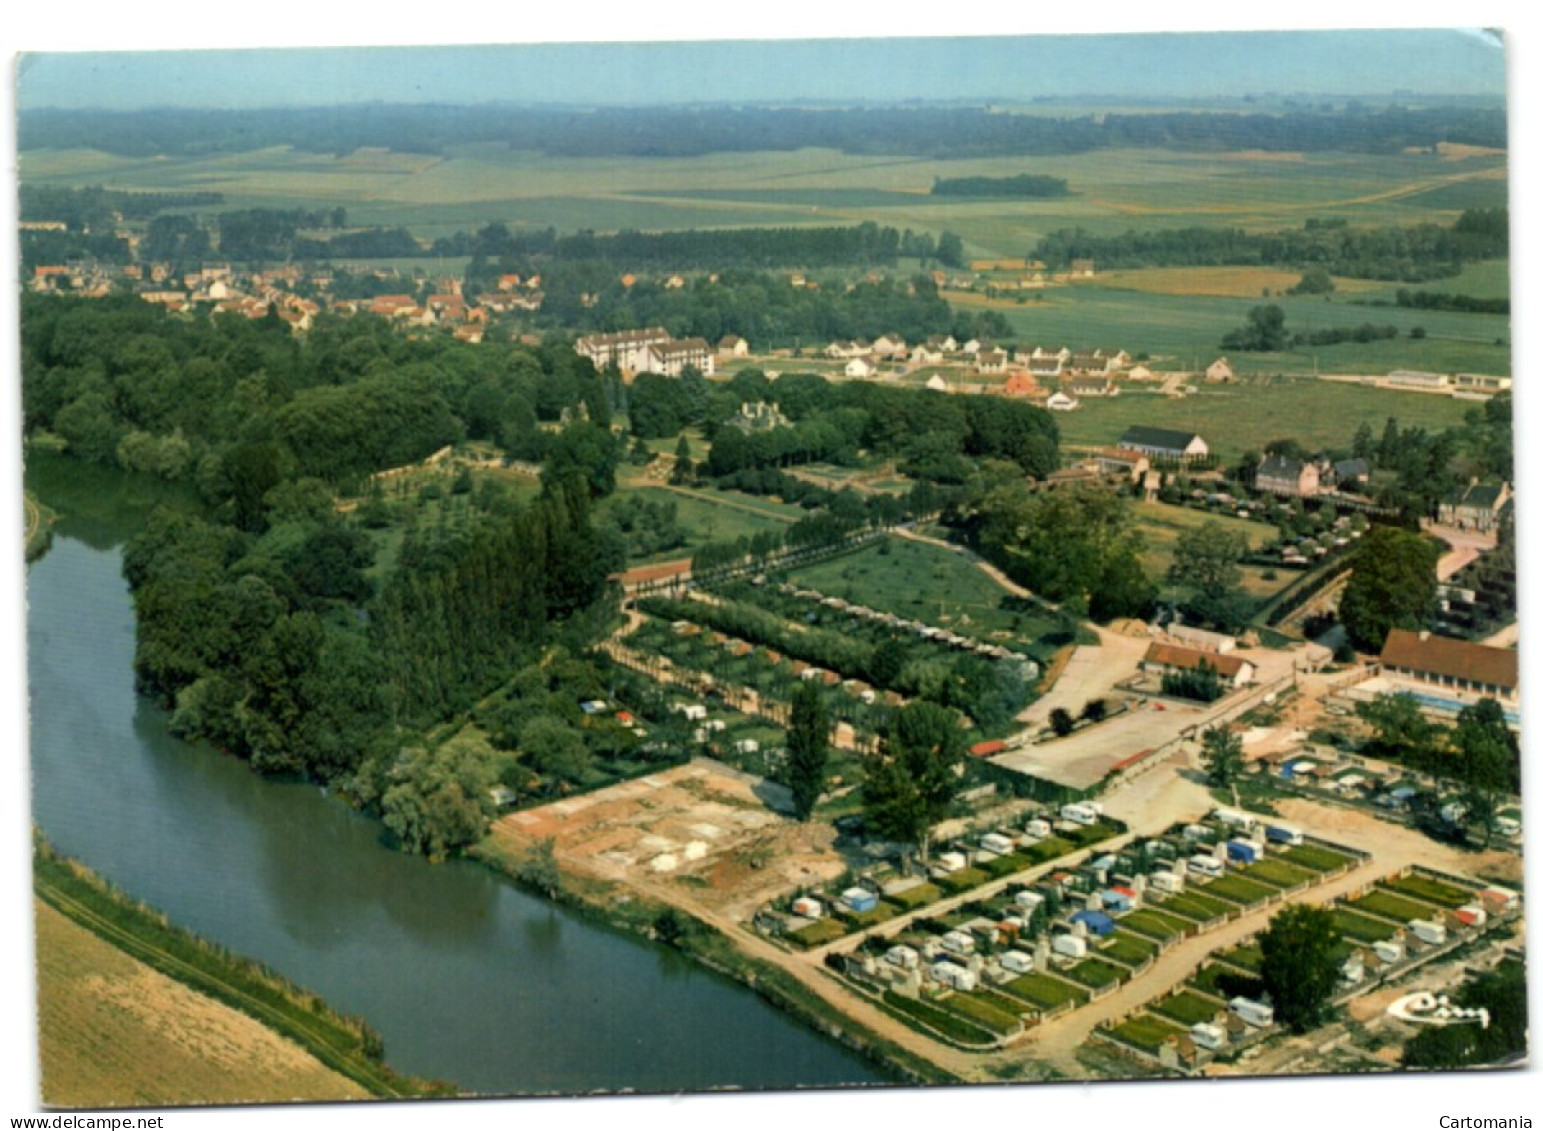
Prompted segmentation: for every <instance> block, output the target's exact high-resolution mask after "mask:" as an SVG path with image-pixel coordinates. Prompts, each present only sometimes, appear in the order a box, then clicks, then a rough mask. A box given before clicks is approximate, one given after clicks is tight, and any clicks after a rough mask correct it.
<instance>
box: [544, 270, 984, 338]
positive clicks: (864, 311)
mask: <svg viewBox="0 0 1543 1131" xmlns="http://www.w3.org/2000/svg"><path fill="white" fill-rule="evenodd" d="M541 285H542V288H543V290H544V292H545V295H546V298H545V300H544V301H543V303H542V306H541V311H540V313H539V314H538V315H537V316H536V317H535V319H534V321H535V322H536V324H537V325H540V326H550V327H552V328H555V329H562V330H570V331H572V330H577V331H585V332H588V331H606V332H609V331H616V330H631V329H636V328H638V327H640V326H663V327H664V328H665V329H667V330H669V331H670V333H671V334H672V335H674V336H675V337H677V338H681V337H696V338H702V339H704V340H706V341H708V342H717V341H718V340H719V339H720V338H721V337H723V335H725V334H737V335H738V336H739V337H742V338H744V339H746V340H747V341H750V342H752V343H754V345H755V348H756V349H757V350H763V349H778V348H783V349H819V348H823V347H824V345H825V344H826V343H827V342H831V341H836V340H850V339H854V338H865V339H868V340H870V341H871V340H873V339H875V338H877V337H879V336H880V335H882V334H897V335H899V336H900V337H902V338H904V339H905V340H906V341H910V342H914V341H921V340H924V339H926V338H928V337H931V336H933V335H944V334H953V335H954V336H955V337H956V338H960V339H961V340H966V341H967V340H969V339H970V338H985V339H988V340H990V339H995V340H998V341H1000V340H1002V339H1003V338H1006V337H1008V336H1009V335H1010V334H1011V329H1010V327H1009V325H1008V323H1007V321H1006V319H1005V318H1004V317H1003V316H1002V314H1001V313H1000V312H999V311H995V310H983V311H980V312H978V313H971V312H967V311H963V310H955V309H953V308H952V307H950V306H949V304H948V303H947V302H946V301H945V300H944V299H943V297H942V296H941V295H939V294H938V289H937V285H936V284H935V283H934V282H933V281H932V279H931V278H930V277H928V276H925V275H919V276H916V277H914V278H912V279H911V280H909V281H907V282H897V281H894V280H890V279H880V280H878V281H877V282H860V283H856V284H854V285H853V286H852V287H851V289H850V290H848V289H846V288H842V287H830V288H826V287H820V288H818V289H815V288H812V287H793V286H789V285H788V280H787V278H786V277H784V276H776V275H763V274H756V273H752V272H746V271H725V272H722V273H720V274H719V275H718V277H717V278H716V280H715V279H712V278H709V277H705V276H703V277H699V278H695V279H692V280H690V281H689V282H687V283H686V284H685V285H683V286H681V287H677V288H671V287H666V286H664V285H662V284H661V283H659V282H656V281H653V280H646V279H645V280H638V281H637V282H635V283H634V284H633V285H632V286H630V287H629V286H625V285H623V283H622V282H621V281H620V279H619V278H618V276H617V272H616V268H615V267H614V266H613V265H610V264H606V263H603V262H587V263H573V264H553V265H551V266H550V267H548V268H546V269H545V270H543V272H542V275H541ZM586 296H588V300H587V301H586Z"/></svg>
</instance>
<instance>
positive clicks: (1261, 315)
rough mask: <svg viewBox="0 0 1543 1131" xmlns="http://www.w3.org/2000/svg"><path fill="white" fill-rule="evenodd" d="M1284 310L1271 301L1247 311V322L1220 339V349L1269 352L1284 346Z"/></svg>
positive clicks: (1285, 343)
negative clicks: (1268, 303) (1266, 304)
mask: <svg viewBox="0 0 1543 1131" xmlns="http://www.w3.org/2000/svg"><path fill="white" fill-rule="evenodd" d="M1288 340H1289V338H1288V335H1287V334H1286V312H1285V311H1284V310H1282V309H1281V308H1280V307H1278V306H1276V305H1275V304H1273V303H1271V304H1270V305H1268V306H1256V307H1254V308H1253V309H1252V310H1250V311H1249V312H1248V324H1247V325H1245V326H1243V327H1242V328H1241V329H1238V330H1234V331H1232V333H1230V334H1228V335H1227V336H1226V337H1225V338H1223V339H1222V347H1221V348H1222V349H1224V350H1243V351H1251V352H1261V353H1269V352H1272V351H1274V350H1282V349H1285V348H1286V345H1287V343H1288Z"/></svg>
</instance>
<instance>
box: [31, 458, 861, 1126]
mask: <svg viewBox="0 0 1543 1131" xmlns="http://www.w3.org/2000/svg"><path fill="white" fill-rule="evenodd" d="M47 471H48V469H46V468H45V469H44V472H40V473H39V474H37V475H34V474H32V473H31V472H30V471H29V476H28V482H29V486H32V487H33V488H34V490H37V491H38V492H39V493H40V494H41V495H42V497H43V499H44V501H45V502H47V503H49V504H50V505H51V506H53V507H54V508H55V509H56V510H59V511H60V512H61V513H62V514H63V516H64V517H63V519H62V520H61V522H60V524H59V526H58V527H57V529H56V535H55V539H54V543H53V547H52V548H51V549H50V550H49V551H48V553H47V554H46V555H45V556H44V557H42V558H41V559H40V560H38V561H37V562H35V563H33V564H32V565H31V566H30V567H29V569H28V574H27V597H28V602H29V612H28V620H27V644H28V668H29V680H30V693H31V710H32V721H31V746H32V778H33V814H34V820H35V822H36V824H37V825H38V827H39V828H40V829H41V830H42V832H43V833H44V834H45V835H46V836H47V837H48V838H49V839H50V840H52V841H53V843H54V844H55V845H56V846H57V847H58V848H59V849H60V851H62V852H64V853H67V854H68V855H71V856H75V857H78V858H79V859H81V860H82V861H84V862H85V863H86V864H88V865H89V866H90V867H92V868H93V869H95V870H96V871H97V872H98V873H99V874H101V875H103V876H105V877H107V878H108V879H109V880H111V881H112V882H113V883H114V884H116V885H118V886H119V887H120V888H122V889H123V890H124V891H126V892H128V893H129V894H131V895H133V896H135V897H136V898H139V899H142V900H144V901H145V902H147V903H150V904H152V905H153V906H155V907H158V908H160V909H161V910H162V911H164V912H166V914H167V915H168V916H169V917H170V918H171V920H172V921H173V922H174V923H177V924H179V925H181V926H185V927H187V928H189V929H191V930H193V931H196V932H198V933H199V934H201V935H203V936H205V937H207V938H209V939H212V940H215V941H217V942H219V943H222V944H224V945H225V946H228V947H229V948H230V949H231V950H233V951H235V952H237V953H239V954H244V955H247V956H249V957H252V958H256V959H258V960H260V961H262V962H264V963H266V964H268V965H269V966H271V967H273V968H274V969H276V970H278V971H279V972H280V973H282V974H284V975H285V976H286V977H288V978H289V979H291V980H292V981H294V982H296V983H298V984H300V985H302V986H305V987H307V988H308V989H311V990H314V991H316V992H318V993H320V994H321V995H322V996H323V997H325V998H326V999H327V1000H328V1002H329V1003H330V1004H331V1005H332V1006H333V1007H334V1008H336V1009H338V1010H340V1011H342V1012H344V1013H350V1014H355V1015H358V1016H360V1017H363V1018H364V1019H365V1020H367V1021H368V1022H369V1023H370V1024H371V1025H372V1026H374V1028H375V1029H376V1030H377V1031H379V1033H380V1034H381V1036H382V1038H383V1039H384V1041H385V1045H386V1059H387V1062H388V1063H389V1064H390V1065H391V1066H392V1067H393V1068H396V1069H397V1070H399V1071H402V1072H406V1073H409V1074H411V1075H414V1076H420V1077H429V1078H433V1079H440V1080H447V1081H450V1082H452V1083H454V1084H456V1085H457V1086H459V1087H460V1088H462V1089H464V1090H467V1091H471V1092H478V1093H483V1094H501V1095H512V1094H528V1093H547V1092H590V1091H623V1090H632V1091H639V1092H675V1091H690V1090H700V1089H709V1088H749V1089H759V1088H790V1087H795V1086H832V1085H838V1084H860V1083H876V1082H882V1081H883V1080H884V1077H882V1076H881V1075H880V1074H879V1073H878V1071H877V1070H876V1069H875V1068H874V1067H873V1066H871V1065H870V1064H868V1063H867V1062H866V1061H864V1060H863V1059H861V1058H860V1057H858V1056H857V1055H855V1054H854V1053H852V1052H850V1051H849V1050H847V1049H845V1048H844V1047H842V1046H840V1045H838V1044H836V1043H835V1042H833V1041H830V1040H828V1039H826V1038H825V1037H823V1036H821V1035H819V1034H817V1033H814V1032H813V1031H811V1030H809V1029H807V1028H806V1027H804V1026H803V1025H801V1024H800V1023H798V1022H795V1021H793V1020H792V1019H791V1018H789V1017H788V1016H786V1015H785V1014H783V1013H781V1012H780V1011H779V1010H777V1009H775V1008H773V1007H772V1006H770V1005H768V1004H767V1003H766V1002H764V1001H762V1000H761V999H760V998H759V997H757V996H756V995H755V994H754V993H752V992H751V991H749V990H747V989H746V988H744V987H743V986H741V985H739V984H737V983H735V982H733V981H732V980H730V979H726V978H723V977H720V976H718V975H715V974H713V973H711V972H709V971H706V970H703V969H701V968H700V967H698V966H696V965H695V964H693V963H692V962H690V961H689V960H687V959H684V958H682V957H681V956H680V955H678V954H676V953H674V952H672V951H669V950H666V949H664V948H661V947H656V946H653V945H650V944H647V943H644V942H642V941H639V940H637V939H634V938H632V937H630V936H625V935H622V934H620V933H617V932H615V931H612V930H609V929H607V928H605V927H603V926H598V925H596V924H594V923H591V922H588V921H586V920H584V919H582V918H579V917H577V916H575V915H573V914H571V913H569V912H568V911H566V910H564V909H562V908H559V907H555V906H553V905H551V904H549V903H547V902H545V901H543V900H540V899H537V898H535V897H533V896H529V895H527V894H525V893H524V892H522V891H520V890H519V889H517V888H515V887H514V886H512V885H511V884H509V883H508V882H506V881H504V880H502V879H500V878H499V877H497V876H496V875H494V874H493V873H492V872H490V871H488V870H487V869H485V868H483V867H481V866H479V865H476V864H472V863H467V862H460V861H453V862H450V863H447V864H440V865H431V864H429V863H427V862H425V861H424V860H422V859H421V858H417V857H410V856H406V855H403V854H402V853H399V852H396V851H394V850H392V849H390V848H388V847H387V846H386V845H385V844H384V843H383V842H382V839H381V827H380V825H379V824H378V823H377V822H375V821H373V820H370V819H368V818H366V817H364V816H361V815H360V814H358V813H356V812H353V811H352V810H350V809H348V808H347V807H346V806H344V805H342V804H340V803H339V802H337V801H336V800H335V799H328V798H325V797H323V796H322V794H321V792H320V791H319V790H318V789H317V788H316V787H315V786H314V785H306V784H301V783H293V782H291V783H280V782H273V781H267V780H264V779H262V778H260V777H259V776H258V775H256V774H254V773H252V772H251V771H250V770H248V769H247V767H246V766H245V765H244V764H243V763H241V762H239V761H238V760H236V759H234V758H231V757H228V756H225V755H221V754H219V753H217V752H215V751H212V750H210V749H208V748H206V747H200V746H192V745H189V744H187V743H184V742H180V741H178V740H177V739H174V738H172V737H171V736H170V735H169V734H168V733H167V731H166V725H165V724H166V718H165V715H164V713H163V712H162V711H160V710H159V709H158V708H156V707H155V705H154V704H152V703H150V702H149V701H147V700H145V699H143V698H141V697H140V696H138V695H137V694H136V693H135V691H134V680H133V671H132V661H133V655H134V615H133V605H132V601H131V599H130V595H129V592H128V587H127V584H126V583H125V582H124V580H123V578H122V576H121V573H120V568H121V544H122V541H123V539H124V538H125V537H126V536H127V534H128V533H129V532H130V531H131V530H132V529H133V527H134V525H135V524H137V522H138V520H139V515H140V513H142V506H141V505H140V504H139V503H136V502H135V501H134V500H126V499H121V498H120V499H110V500H107V502H116V503H118V504H121V505H122V506H123V508H124V510H123V512H122V513H121V514H119V515H114V514H112V513H110V512H109V511H108V509H107V508H106V507H105V506H104V500H103V498H102V496H101V493H100V492H93V493H92V502H93V508H92V509H95V510H96V511H97V514H96V515H95V517H90V516H86V515H82V514H80V513H78V512H75V513H73V514H72V509H71V506H72V503H75V504H77V505H78V504H80V503H81V502H82V501H83V496H82V495H81V494H80V493H79V492H78V491H70V490H67V489H66V488H65V487H63V486H61V487H60V489H59V491H56V492H50V490H49V487H50V485H51V484H50V481H58V480H60V479H61V472H60V469H59V468H58V467H54V468H52V473H51V474H50V473H47ZM62 478H65V479H74V478H77V477H76V476H73V475H64V476H63V477H62ZM74 486H76V487H77V488H78V486H79V485H78V484H75V485H74ZM60 494H63V495H65V496H66V497H63V498H61V497H59V495H60ZM71 495H74V496H75V497H74V498H73V499H72V498H71V497H69V496H71Z"/></svg>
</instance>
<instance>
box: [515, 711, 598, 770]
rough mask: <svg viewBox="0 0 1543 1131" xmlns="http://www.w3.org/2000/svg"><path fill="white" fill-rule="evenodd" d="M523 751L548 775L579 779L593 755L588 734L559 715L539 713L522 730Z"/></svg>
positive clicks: (535, 767) (535, 768)
mask: <svg viewBox="0 0 1543 1131" xmlns="http://www.w3.org/2000/svg"><path fill="white" fill-rule="evenodd" d="M520 752H521V754H523V755H524V760H525V761H526V763H528V764H529V765H530V766H531V768H532V769H534V770H536V771H537V772H539V773H540V774H542V775H543V776H545V777H551V778H561V779H562V780H564V781H570V782H572V781H577V780H578V779H579V778H581V777H583V776H584V773H585V771H587V770H588V769H589V766H590V762H591V758H590V754H589V750H588V748H586V747H585V745H584V736H583V735H581V734H579V732H578V731H576V730H574V729H573V728H572V727H570V726H569V725H568V724H567V723H565V722H563V721H562V720H561V719H559V718H557V717H556V716H555V715H537V716H536V717H535V718H533V719H531V720H530V722H528V723H526V724H525V726H524V727H523V728H522V729H521V730H520Z"/></svg>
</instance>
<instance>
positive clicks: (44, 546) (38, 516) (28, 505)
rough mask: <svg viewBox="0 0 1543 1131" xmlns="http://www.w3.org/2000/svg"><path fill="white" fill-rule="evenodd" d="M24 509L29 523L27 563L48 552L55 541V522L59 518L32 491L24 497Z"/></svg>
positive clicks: (24, 494)
mask: <svg viewBox="0 0 1543 1131" xmlns="http://www.w3.org/2000/svg"><path fill="white" fill-rule="evenodd" d="M22 509H23V510H24V512H25V518H26V522H27V528H26V529H27V534H26V537H27V561H29V562H30V561H33V560H35V559H37V558H41V557H42V556H43V555H44V554H45V553H47V552H48V547H49V546H50V545H52V544H53V540H54V520H55V519H56V518H57V517H58V516H57V515H55V514H54V512H53V511H51V510H49V509H48V508H47V507H45V506H44V505H43V504H42V503H40V502H38V501H37V499H36V498H34V497H33V495H32V492H31V491H27V492H25V493H23V495H22Z"/></svg>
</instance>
